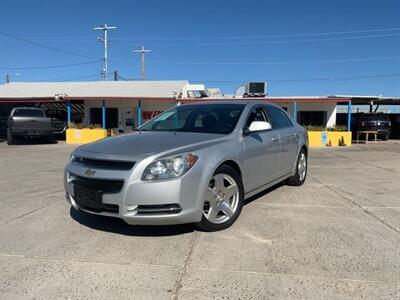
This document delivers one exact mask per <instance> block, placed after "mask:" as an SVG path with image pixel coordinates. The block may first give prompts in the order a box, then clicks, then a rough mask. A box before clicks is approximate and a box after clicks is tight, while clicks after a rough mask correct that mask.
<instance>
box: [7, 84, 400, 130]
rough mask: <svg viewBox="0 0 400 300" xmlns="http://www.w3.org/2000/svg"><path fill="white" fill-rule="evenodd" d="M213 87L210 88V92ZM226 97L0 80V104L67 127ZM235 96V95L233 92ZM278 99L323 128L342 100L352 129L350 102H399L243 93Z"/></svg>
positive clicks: (126, 124) (199, 90)
mask: <svg viewBox="0 0 400 300" xmlns="http://www.w3.org/2000/svg"><path fill="white" fill-rule="evenodd" d="M211 91H212V92H211ZM230 98H232V97H230ZM221 99H225V98H224V96H223V95H222V94H221V93H220V92H219V90H218V89H207V88H206V87H205V85H203V84H192V83H190V82H189V81H188V80H163V81H153V80H138V81H91V82H11V83H6V84H1V85H0V108H1V106H4V105H6V104H8V106H17V105H18V106H20V105H29V106H32V105H33V106H39V107H42V108H44V109H45V110H47V111H50V110H57V111H59V112H62V114H61V115H62V116H63V119H64V120H65V121H66V122H67V123H68V125H69V126H70V127H77V125H78V126H79V128H87V127H91V128H102V129H104V130H106V129H109V130H114V132H116V133H118V132H121V133H122V132H129V131H131V130H133V129H134V128H136V127H138V126H140V125H141V124H142V123H143V122H144V121H146V120H148V119H151V118H152V117H154V116H155V115H157V114H159V113H160V112H162V111H164V110H166V109H168V108H170V107H172V106H174V105H176V104H178V103H186V102H195V101H199V100H201V101H215V100H221ZM238 99H239V100H240V98H238ZM246 99H247V100H248V99H254V100H257V101H267V102H272V103H276V104H278V105H280V106H281V107H283V108H284V109H285V110H287V111H288V113H289V114H291V115H292V116H293V118H294V119H296V120H297V121H298V122H299V123H300V124H304V125H310V124H312V125H318V126H322V127H326V128H330V127H334V126H335V125H336V111H337V107H338V105H340V106H343V105H345V106H346V110H347V122H346V123H347V124H346V125H347V130H348V131H350V130H351V112H352V105H369V106H371V107H373V106H375V107H376V106H378V105H399V104H400V98H394V97H390V98H389V97H383V96H352V95H331V96H283V97H275V96H274V97H272V96H264V97H254V98H246Z"/></svg>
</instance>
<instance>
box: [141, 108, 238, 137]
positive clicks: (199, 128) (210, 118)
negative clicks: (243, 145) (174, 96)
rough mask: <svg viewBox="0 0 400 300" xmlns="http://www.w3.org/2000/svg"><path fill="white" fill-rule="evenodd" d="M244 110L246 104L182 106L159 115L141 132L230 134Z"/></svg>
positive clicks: (143, 127) (145, 125)
mask: <svg viewBox="0 0 400 300" xmlns="http://www.w3.org/2000/svg"><path fill="white" fill-rule="evenodd" d="M243 108H244V104H208V105H201V104H200V105H196V104H187V105H180V106H176V107H174V108H172V109H170V110H168V111H166V112H164V113H162V114H161V115H158V116H157V117H155V118H154V119H152V120H150V121H149V122H147V123H146V124H144V125H143V126H142V127H140V128H139V130H143V131H182V132H198V133H217V134H228V133H230V132H232V131H233V129H235V126H236V124H237V122H238V120H239V118H240V115H241V113H242V111H243Z"/></svg>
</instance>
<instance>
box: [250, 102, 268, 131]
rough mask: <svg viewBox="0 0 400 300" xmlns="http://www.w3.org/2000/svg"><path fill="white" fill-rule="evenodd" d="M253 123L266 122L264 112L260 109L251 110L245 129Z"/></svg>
mask: <svg viewBox="0 0 400 300" xmlns="http://www.w3.org/2000/svg"><path fill="white" fill-rule="evenodd" d="M254 121H263V122H266V121H267V118H266V117H265V112H264V110H263V109H262V108H261V107H257V108H255V109H253V111H252V112H251V113H250V115H249V117H248V119H247V122H246V127H247V128H249V127H250V125H251V123H252V122H254Z"/></svg>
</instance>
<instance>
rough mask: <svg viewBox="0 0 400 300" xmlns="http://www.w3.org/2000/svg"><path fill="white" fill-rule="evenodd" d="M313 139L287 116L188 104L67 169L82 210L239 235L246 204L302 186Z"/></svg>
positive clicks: (265, 109) (69, 190)
mask: <svg viewBox="0 0 400 300" xmlns="http://www.w3.org/2000/svg"><path fill="white" fill-rule="evenodd" d="M307 153H308V139H307V133H306V131H305V129H304V128H303V127H301V126H300V125H298V124H297V123H296V122H295V121H294V120H293V119H292V118H291V117H290V116H289V115H288V114H287V113H286V112H285V111H284V110H282V109H281V108H280V107H278V106H276V105H273V104H268V103H264V102H256V101H254V100H248V101H246V100H236V101H223V102H222V101H221V102H210V101H208V102H207V103H204V102H203V103H200V102H197V103H195V104H185V105H180V106H176V107H174V108H171V109H170V110H167V111H165V112H164V113H162V114H160V115H159V116H157V117H155V118H154V119H152V120H150V121H148V122H147V123H145V124H144V125H143V126H141V127H140V128H138V130H137V131H136V132H134V133H131V134H127V135H121V136H116V137H110V138H106V139H103V140H100V141H97V142H94V143H91V144H87V145H83V146H81V147H79V148H77V149H76V150H75V151H74V152H73V153H72V154H71V157H70V161H69V163H68V165H67V166H66V167H65V181H64V186H65V191H66V199H67V201H68V202H69V203H70V204H71V205H72V207H73V208H74V209H76V210H78V211H84V212H88V213H92V214H98V215H104V216H110V217H117V218H121V219H123V220H124V221H126V222H127V223H128V224H143V225H165V224H182V223H196V224H197V226H198V227H200V228H201V229H202V230H205V231H216V230H221V229H225V228H227V227H229V226H231V225H232V224H233V223H234V222H235V221H236V219H237V218H238V217H239V214H240V212H241V210H242V207H243V203H244V201H245V199H246V198H248V197H251V196H253V195H255V194H257V193H259V192H261V191H263V190H265V189H267V188H268V187H271V186H273V185H276V184H277V183H280V182H283V181H284V182H286V183H287V184H289V185H295V186H299V185H302V184H303V183H304V181H305V179H306V175H307Z"/></svg>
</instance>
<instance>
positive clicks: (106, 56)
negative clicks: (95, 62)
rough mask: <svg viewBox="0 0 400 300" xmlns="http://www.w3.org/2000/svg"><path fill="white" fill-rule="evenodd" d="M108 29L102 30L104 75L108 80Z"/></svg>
mask: <svg viewBox="0 0 400 300" xmlns="http://www.w3.org/2000/svg"><path fill="white" fill-rule="evenodd" d="M105 26H106V27H107V24H105ZM107 32H108V30H104V77H105V79H106V80H108V34H107Z"/></svg>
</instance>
